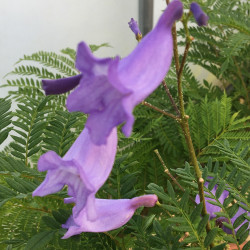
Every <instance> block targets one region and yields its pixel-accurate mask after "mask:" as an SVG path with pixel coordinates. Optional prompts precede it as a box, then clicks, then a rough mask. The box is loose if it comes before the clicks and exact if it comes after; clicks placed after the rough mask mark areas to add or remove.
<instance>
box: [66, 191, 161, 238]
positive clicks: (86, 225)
mask: <svg viewBox="0 0 250 250" xmlns="http://www.w3.org/2000/svg"><path fill="white" fill-rule="evenodd" d="M156 202H157V196H156V195H144V196H140V197H136V198H133V199H120V200H105V199H96V201H95V206H96V211H97V219H96V220H94V221H89V220H88V218H87V216H86V211H85V210H84V209H83V210H82V211H81V212H80V213H79V216H78V217H77V218H73V217H72V218H70V219H69V220H68V221H67V222H66V224H65V225H64V226H63V227H65V228H68V231H67V233H66V234H65V235H64V237H63V238H64V239H66V238H69V237H71V236H72V235H75V234H79V233H82V232H105V231H110V230H113V229H116V228H119V227H121V226H123V225H124V224H126V223H127V222H128V221H129V220H130V219H131V217H132V216H133V214H134V212H135V210H136V209H137V208H138V207H140V206H146V207H153V206H154V205H155V203H156Z"/></svg>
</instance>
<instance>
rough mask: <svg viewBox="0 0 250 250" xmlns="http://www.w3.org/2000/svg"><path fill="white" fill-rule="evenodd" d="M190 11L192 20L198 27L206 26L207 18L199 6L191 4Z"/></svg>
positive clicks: (194, 3)
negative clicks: (192, 16)
mask: <svg viewBox="0 0 250 250" xmlns="http://www.w3.org/2000/svg"><path fill="white" fill-rule="evenodd" d="M190 10H191V11H192V13H193V15H194V18H195V20H196V22H197V24H198V25H199V26H206V25H207V22H208V19H209V17H208V16H207V15H206V13H204V12H203V10H202V9H201V7H200V5H199V4H198V3H196V2H193V3H191V5H190Z"/></svg>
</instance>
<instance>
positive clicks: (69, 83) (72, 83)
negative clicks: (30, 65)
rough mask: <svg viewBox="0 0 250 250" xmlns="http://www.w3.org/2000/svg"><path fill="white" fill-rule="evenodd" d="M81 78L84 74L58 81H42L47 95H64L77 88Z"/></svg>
mask: <svg viewBox="0 0 250 250" xmlns="http://www.w3.org/2000/svg"><path fill="white" fill-rule="evenodd" d="M81 78H82V74H80V75H76V76H72V77H68V78H62V79H56V80H42V83H43V89H44V91H45V94H46V95H58V94H63V93H66V92H68V91H70V90H72V89H73V88H75V87H76V86H77V85H78V84H79V83H80V79H81Z"/></svg>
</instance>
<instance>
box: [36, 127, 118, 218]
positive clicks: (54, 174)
mask: <svg viewBox="0 0 250 250" xmlns="http://www.w3.org/2000/svg"><path fill="white" fill-rule="evenodd" d="M116 147H117V131H116V128H114V129H113V130H112V132H111V134H110V136H109V137H108V138H107V144H106V145H102V146H97V145H95V144H93V143H92V141H91V140H90V136H89V132H88V129H86V128H85V129H84V130H83V131H82V132H81V134H80V135H79V137H78V138H77V139H76V141H75V142H74V144H73V145H72V146H71V148H70V149H69V151H68V152H67V153H66V154H65V156H64V157H63V158H61V157H59V156H58V155H57V154H56V153H55V152H53V151H49V152H47V153H45V154H43V155H42V156H41V157H40V159H39V161H38V170H39V171H47V175H46V178H45V180H44V181H43V182H42V183H41V185H40V186H39V187H38V188H37V189H36V190H35V191H34V192H33V196H45V195H48V194H52V193H56V192H58V191H60V190H61V189H62V188H63V187H64V185H67V186H68V195H69V196H71V197H73V198H69V199H70V201H71V202H75V203H76V206H75V207H74V208H73V215H74V216H77V215H78V213H79V212H80V211H81V210H82V209H84V211H86V216H87V217H88V218H89V219H94V218H95V217H96V210H95V206H94V202H95V194H96V192H97V191H98V189H99V188H100V187H101V186H102V185H103V183H104V182H105V181H106V179H107V178H108V176H109V174H110V171H111V169H112V166H113V163H114V159H115V154H116ZM65 202H66V203H67V202H68V199H65Z"/></svg>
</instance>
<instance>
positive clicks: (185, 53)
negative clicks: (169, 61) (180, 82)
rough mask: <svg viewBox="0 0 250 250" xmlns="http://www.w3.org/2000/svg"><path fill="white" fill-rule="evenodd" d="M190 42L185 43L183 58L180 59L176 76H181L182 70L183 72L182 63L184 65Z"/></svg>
mask: <svg viewBox="0 0 250 250" xmlns="http://www.w3.org/2000/svg"><path fill="white" fill-rule="evenodd" d="M190 44H191V42H190V41H188V42H187V43H186V47H185V50H184V54H183V58H182V61H181V67H180V69H179V73H178V77H182V72H183V69H184V65H185V62H186V59H187V54H188V50H189V48H190Z"/></svg>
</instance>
